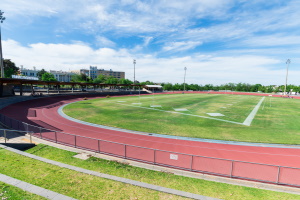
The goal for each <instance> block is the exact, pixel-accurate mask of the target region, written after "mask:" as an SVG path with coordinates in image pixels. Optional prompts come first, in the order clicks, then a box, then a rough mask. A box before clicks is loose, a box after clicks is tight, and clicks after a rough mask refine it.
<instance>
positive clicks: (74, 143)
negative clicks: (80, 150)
mask: <svg viewBox="0 0 300 200" xmlns="http://www.w3.org/2000/svg"><path fill="white" fill-rule="evenodd" d="M74 145H75V148H77V147H76V135H75V136H74Z"/></svg>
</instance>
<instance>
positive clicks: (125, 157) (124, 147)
mask: <svg viewBox="0 0 300 200" xmlns="http://www.w3.org/2000/svg"><path fill="white" fill-rule="evenodd" d="M124 156H125V159H126V144H124Z"/></svg>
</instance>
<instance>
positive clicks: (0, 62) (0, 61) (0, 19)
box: [0, 10, 5, 78]
mask: <svg viewBox="0 0 300 200" xmlns="http://www.w3.org/2000/svg"><path fill="white" fill-rule="evenodd" d="M3 13H4V12H2V11H1V10H0V68H1V78H4V65H3V55H2V40H1V24H2V23H3V21H4V20H5V17H3Z"/></svg>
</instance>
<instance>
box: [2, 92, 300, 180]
mask: <svg viewBox="0 0 300 200" xmlns="http://www.w3.org/2000/svg"><path fill="white" fill-rule="evenodd" d="M85 96H86V95H85ZM83 97H84V96H80V95H77V96H74V95H72V96H71V95H70V96H56V97H47V98H38V99H33V100H29V101H24V102H19V103H15V104H12V105H9V106H7V107H5V108H3V109H2V110H0V113H1V114H4V115H6V116H8V117H10V118H13V119H17V120H19V121H23V122H26V123H28V124H32V125H36V126H42V127H44V128H48V129H51V130H56V131H61V132H65V133H71V134H75V135H81V136H86V137H91V138H96V139H101V140H107V141H113V142H118V143H123V144H129V145H135V146H140V147H146V148H153V149H158V150H165V151H171V152H177V153H184V154H192V155H196V156H206V157H212V158H219V159H228V160H235V161H242V162H251V163H261V164H267V165H278V166H285V167H293V168H300V148H282V147H261V146H246V145H232V144H220V143H209V142H199V141H187V140H177V139H171V138H162V137H154V136H149V135H141V134H133V133H126V132H121V131H116V130H108V129H103V128H99V127H93V126H88V125H85V124H79V123H76V122H74V121H70V120H68V119H66V118H63V117H62V116H60V115H59V114H58V108H59V107H60V106H61V105H64V104H67V103H71V102H75V101H80V100H82V98H83ZM89 98H103V96H102V97H99V96H98V97H97V96H90V97H89ZM31 110H35V112H36V113H35V115H32V116H30V112H31ZM164 159H166V158H164ZM241 164H243V163H241ZM250 168H251V166H250ZM241 170H242V168H241ZM248 170H249V169H248ZM250 170H251V169H250ZM252 170H254V171H253V173H254V174H255V173H260V172H258V171H255V170H256V169H255V166H253V169H252ZM257 170H259V168H258V169H257ZM266 170H267V169H266ZM276 170H277V168H276ZM286 173H291V174H289V178H293V180H292V181H291V182H290V183H292V184H293V185H300V170H297V171H293V172H286ZM262 176H263V175H262ZM295 177H296V178H295ZM258 179H259V178H258ZM262 180H264V179H262Z"/></svg>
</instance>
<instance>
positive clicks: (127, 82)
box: [119, 78, 133, 85]
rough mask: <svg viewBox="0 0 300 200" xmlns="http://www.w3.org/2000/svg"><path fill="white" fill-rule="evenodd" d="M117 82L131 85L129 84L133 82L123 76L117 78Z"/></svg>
mask: <svg viewBox="0 0 300 200" xmlns="http://www.w3.org/2000/svg"><path fill="white" fill-rule="evenodd" d="M119 83H120V84H125V85H131V84H133V82H132V81H131V80H129V79H125V78H121V79H120V80H119Z"/></svg>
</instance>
